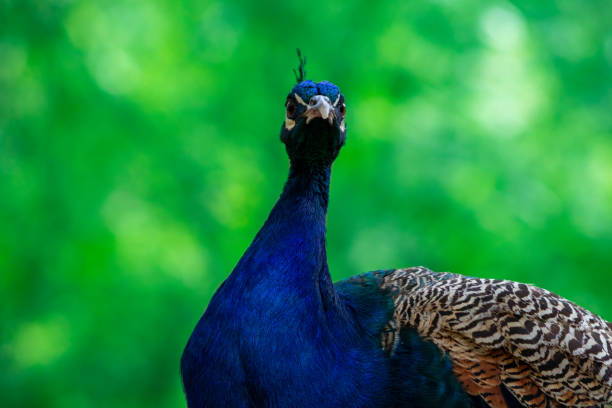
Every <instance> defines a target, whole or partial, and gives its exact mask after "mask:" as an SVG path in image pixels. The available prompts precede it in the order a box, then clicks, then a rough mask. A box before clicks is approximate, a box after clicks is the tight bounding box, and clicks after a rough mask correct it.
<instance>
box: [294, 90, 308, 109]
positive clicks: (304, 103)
mask: <svg viewBox="0 0 612 408" xmlns="http://www.w3.org/2000/svg"><path fill="white" fill-rule="evenodd" d="M293 97H294V98H295V100H296V101H298V103H299V104H300V105H304V106H308V104H307V103H306V102H304V100H303V99H302V98H301V97H300V95H298V94H296V93H294V94H293Z"/></svg>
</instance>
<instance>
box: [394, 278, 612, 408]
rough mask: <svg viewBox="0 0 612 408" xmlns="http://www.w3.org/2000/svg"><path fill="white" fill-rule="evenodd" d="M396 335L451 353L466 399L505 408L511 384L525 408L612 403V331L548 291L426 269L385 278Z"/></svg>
mask: <svg viewBox="0 0 612 408" xmlns="http://www.w3.org/2000/svg"><path fill="white" fill-rule="evenodd" d="M382 288H384V289H386V290H389V291H390V293H391V294H392V296H393V300H394V306H395V312H394V316H393V321H392V322H391V323H390V324H389V328H390V329H389V330H388V331H386V332H385V336H384V337H383V345H384V346H385V347H386V348H387V349H388V350H389V351H390V352H392V351H393V347H395V346H394V345H396V344H397V341H394V339H393V338H392V337H393V334H392V333H393V332H394V331H396V329H400V330H401V328H402V327H414V328H416V329H417V331H418V332H419V334H420V335H421V336H422V337H424V338H426V339H428V340H430V341H432V342H433V343H435V344H436V345H437V346H438V347H440V349H441V350H443V351H444V352H446V353H448V355H449V357H450V359H451V360H452V362H453V370H454V372H455V375H456V376H457V378H458V379H459V381H460V382H461V384H462V385H463V387H464V389H465V390H466V392H468V393H469V394H471V395H480V396H482V398H483V399H484V400H485V401H486V402H487V403H488V404H489V405H490V406H491V407H493V408H505V407H506V403H505V401H504V398H503V395H502V394H501V388H500V385H501V384H503V385H504V386H505V387H506V388H507V389H508V390H509V391H510V392H511V393H512V394H513V395H514V396H515V397H516V398H517V399H518V400H519V401H520V402H521V403H522V404H523V405H524V406H526V407H530V408H532V407H533V408H546V407H557V406H566V407H605V406H606V405H608V404H612V324H611V323H609V322H606V321H605V320H603V319H602V318H600V317H599V316H597V315H595V314H593V313H591V312H589V311H587V310H585V309H583V308H581V307H580V306H577V305H576V304H574V303H572V302H570V301H569V300H567V299H564V298H561V297H559V296H557V295H555V294H553V293H551V292H548V291H546V290H544V289H540V288H537V287H534V286H530V285H526V284H523V283H517V282H511V281H503V280H491V279H478V278H470V277H465V276H461V275H455V274H450V273H436V272H432V271H430V270H428V269H426V268H423V267H417V268H409V269H397V270H394V271H392V272H390V273H387V274H386V275H385V276H384V277H383V281H382Z"/></svg>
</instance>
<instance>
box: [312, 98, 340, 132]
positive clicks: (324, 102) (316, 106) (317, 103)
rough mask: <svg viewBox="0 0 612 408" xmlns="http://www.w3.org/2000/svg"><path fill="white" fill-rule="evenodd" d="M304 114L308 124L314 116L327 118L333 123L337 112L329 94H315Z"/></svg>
mask: <svg viewBox="0 0 612 408" xmlns="http://www.w3.org/2000/svg"><path fill="white" fill-rule="evenodd" d="M304 116H305V117H306V124H308V123H310V121H311V120H313V119H314V118H321V119H323V120H327V121H328V122H329V124H330V125H332V124H333V123H334V118H335V116H336V114H335V112H334V108H333V107H332V105H331V102H330V100H329V98H328V97H327V96H324V95H315V96H313V97H312V98H310V101H309V102H308V107H307V108H306V112H304Z"/></svg>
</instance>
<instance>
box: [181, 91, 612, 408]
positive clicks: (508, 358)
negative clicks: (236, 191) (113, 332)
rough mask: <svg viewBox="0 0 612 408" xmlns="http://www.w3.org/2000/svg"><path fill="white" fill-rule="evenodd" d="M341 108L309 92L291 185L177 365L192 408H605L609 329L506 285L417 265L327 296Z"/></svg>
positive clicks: (611, 380) (302, 96)
mask: <svg viewBox="0 0 612 408" xmlns="http://www.w3.org/2000/svg"><path fill="white" fill-rule="evenodd" d="M345 110H346V108H345V100H344V96H343V95H342V94H341V93H340V90H339V89H338V87H336V86H335V85H333V84H332V83H330V82H325V81H323V82H319V83H315V82H312V81H300V82H299V83H298V85H296V86H295V87H294V88H293V89H292V90H291V92H290V93H289V95H288V96H287V101H286V116H285V121H284V124H283V127H282V130H281V140H282V142H283V143H284V144H285V147H286V150H287V153H288V155H289V159H290V170H289V177H288V180H287V183H286V185H285V187H284V190H283V192H282V194H281V197H280V198H279V200H278V202H277V203H276V205H275V206H274V208H273V209H272V211H271V213H270V215H269V217H268V219H267V220H266V222H265V223H264V225H263V227H262V228H261V230H260V231H259V233H258V234H257V235H256V237H255V239H254V240H253V242H252V243H251V245H250V246H249V248H248V249H247V250H246V252H245V253H244V255H243V256H242V258H241V259H240V261H239V262H238V264H237V265H236V267H235V269H234V270H233V272H232V273H231V274H230V276H229V277H228V278H227V279H226V280H225V282H224V283H223V284H222V285H221V287H220V288H219V289H218V290H217V292H216V293H215V295H214V296H213V298H212V300H211V301H210V303H209V305H208V308H207V309H206V311H205V313H204V315H203V316H202V318H201V319H200V321H199V322H198V324H197V326H196V327H195V329H194V331H193V333H192V335H191V337H190V339H189V342H188V344H187V346H186V348H185V350H184V353H183V357H182V359H181V373H182V378H183V384H184V390H185V394H186V397H187V403H188V406H189V407H190V408H196V407H197V408H202V407H316V408H324V407H441V408H444V407H493V408H504V407H509V408H510V407H538V408H540V407H542V408H544V407H551V408H552V407H605V406H606V405H607V404H611V403H612V325H611V324H610V323H608V322H606V321H604V320H603V319H601V318H600V317H598V316H596V315H594V314H593V313H590V312H589V311H587V310H585V309H583V308H581V307H579V306H577V305H575V304H573V303H572V302H570V301H568V300H566V299H563V298H561V297H559V296H557V295H554V294H552V293H550V292H547V291H545V290H543V289H539V288H536V287H533V286H529V285H525V284H520V283H516V282H510V281H500V280H486V279H477V278H470V277H464V276H461V275H455V274H450V273H435V272H432V271H430V270H428V269H426V268H422V267H417V268H409V269H397V270H387V271H376V272H370V273H366V274H363V275H359V276H356V277H353V278H350V279H347V280H344V281H341V282H337V283H336V284H333V283H332V281H331V277H330V274H329V270H328V265H327V258H326V249H325V231H326V212H327V204H328V197H329V181H330V174H331V165H332V162H333V161H334V160H335V158H336V156H337V155H338V153H339V151H340V148H341V147H342V145H343V144H344V141H345V135H346V128H345V123H344V115H345Z"/></svg>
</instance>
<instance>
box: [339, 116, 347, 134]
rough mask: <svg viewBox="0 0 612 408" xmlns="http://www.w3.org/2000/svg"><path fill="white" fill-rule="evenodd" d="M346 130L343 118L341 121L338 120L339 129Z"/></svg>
mask: <svg viewBox="0 0 612 408" xmlns="http://www.w3.org/2000/svg"><path fill="white" fill-rule="evenodd" d="M345 130H346V127H345V126H344V119H342V122H340V131H342V132H344V131H345Z"/></svg>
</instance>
